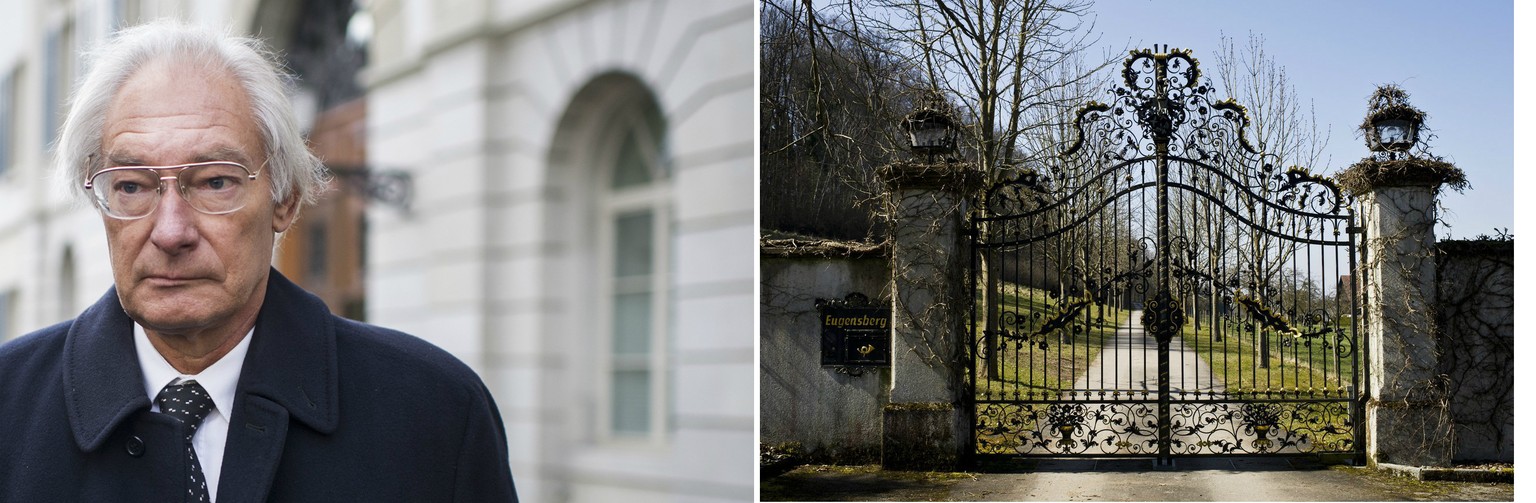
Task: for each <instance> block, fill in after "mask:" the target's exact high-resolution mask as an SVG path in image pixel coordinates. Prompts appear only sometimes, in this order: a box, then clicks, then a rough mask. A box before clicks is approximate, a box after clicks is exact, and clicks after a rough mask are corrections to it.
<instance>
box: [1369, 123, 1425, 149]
mask: <svg viewBox="0 0 1536 503" xmlns="http://www.w3.org/2000/svg"><path fill="white" fill-rule="evenodd" d="M1415 133H1416V131H1414V127H1413V123H1412V122H1410V121H1408V120H1407V119H1386V120H1382V121H1377V122H1376V138H1377V141H1379V142H1381V146H1382V147H1385V148H1387V149H1402V148H1407V147H1408V146H1410V145H1413V143H1414V141H1415V140H1416V138H1415V136H1416V135H1415Z"/></svg>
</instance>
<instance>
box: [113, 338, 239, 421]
mask: <svg viewBox="0 0 1536 503" xmlns="http://www.w3.org/2000/svg"><path fill="white" fill-rule="evenodd" d="M255 333H256V329H255V328H254V327H253V328H251V331H249V332H246V333H245V337H242V338H241V339H240V343H239V344H236V345H235V347H234V349H231V350H229V353H226V354H225V355H224V356H223V357H220V358H219V361H216V362H213V365H209V366H208V368H206V369H203V371H202V372H200V373H198V374H195V375H188V374H183V373H181V372H178V371H177V370H176V368H175V367H172V366H171V364H170V362H167V361H165V357H163V356H160V352H158V351H155V347H154V346H152V345H150V342H149V335H148V334H146V333H145V332H144V327H142V326H139V324H138V323H134V324H133V346H134V350H135V351H136V352H137V353H138V356H139V368H140V369H143V370H144V393H145V394H146V395H149V402H150V404H151V407H154V405H153V404H154V402H155V396H156V395H159V394H160V389H161V388H164V387H165V385H167V384H171V382H173V381H180V380H185V379H195V380H197V383H198V384H200V385H202V387H203V389H204V390H207V391H208V397H209V398H212V399H213V405H214V406H215V407H217V408H218V412H219V413H220V414H223V415H224V417H229V414H230V412H232V411H233V410H234V406H235V385H237V384H239V382H240V369H241V368H243V367H244V366H245V354H246V352H247V351H248V350H249V349H250V347H251V336H252V335H254V334H255Z"/></svg>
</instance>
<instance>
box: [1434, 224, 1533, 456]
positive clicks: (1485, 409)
mask: <svg viewBox="0 0 1536 503" xmlns="http://www.w3.org/2000/svg"><path fill="white" fill-rule="evenodd" d="M1514 248H1515V245H1514V241H1507V240H1480V241H1445V242H1442V243H1440V244H1439V251H1440V254H1439V257H1438V262H1439V263H1438V269H1439V270H1438V281H1439V288H1438V290H1439V299H1438V310H1437V319H1436V325H1437V327H1438V332H1439V337H1438V338H1437V339H1438V344H1439V346H1440V348H1439V349H1440V354H1441V358H1440V365H1441V371H1442V372H1443V373H1444V374H1445V375H1446V376H1447V377H1448V381H1447V382H1448V385H1449V392H1450V393H1449V395H1450V407H1449V408H1450V413H1451V422H1452V424H1453V425H1454V428H1455V432H1454V437H1455V443H1454V446H1453V450H1452V458H1453V459H1454V460H1456V461H1505V462H1513V461H1514V457H1515V433H1514V430H1515V410H1514V405H1515V401H1514V396H1515V387H1514V386H1515V378H1514V346H1515V344H1514V331H1515V321H1514V305H1515V299H1514V291H1515V289H1514V285H1515V281H1514V272H1515V256H1514Z"/></svg>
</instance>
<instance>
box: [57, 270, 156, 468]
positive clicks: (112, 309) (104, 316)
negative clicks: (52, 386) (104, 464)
mask: <svg viewBox="0 0 1536 503" xmlns="http://www.w3.org/2000/svg"><path fill="white" fill-rule="evenodd" d="M63 356H64V376H63V378H64V390H65V391H64V396H65V410H66V411H68V414H69V424H70V429H71V430H73V432H74V435H75V442H76V444H77V445H79V446H80V450H82V451H86V452H89V451H94V450H96V448H97V447H100V446H101V444H102V442H105V441H106V440H107V437H109V436H111V434H112V431H113V430H114V429H115V428H116V427H117V425H118V423H120V422H122V421H123V420H124V419H125V418H127V417H128V416H129V415H131V414H133V413H134V411H137V410H139V409H147V408H149V397H148V396H146V395H145V394H144V372H143V371H142V370H140V369H139V358H138V356H137V354H136V353H135V352H134V349H133V320H132V319H131V318H129V317H128V314H127V313H124V312H123V307H122V304H121V303H120V302H119V301H118V299H117V288H115V287H114V288H109V289H108V290H107V294H106V295H103V296H102V297H101V299H100V300H97V301H96V303H95V304H93V305H92V306H91V307H90V308H88V309H86V310H85V312H83V313H80V316H79V317H77V318H75V321H74V323H72V324H71V325H70V327H69V333H68V334H67V335H66V336H65V341H64V355H63Z"/></svg>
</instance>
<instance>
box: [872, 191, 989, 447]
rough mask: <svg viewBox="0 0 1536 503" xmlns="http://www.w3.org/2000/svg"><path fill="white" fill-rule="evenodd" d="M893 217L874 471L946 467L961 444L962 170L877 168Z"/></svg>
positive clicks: (964, 440)
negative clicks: (885, 389)
mask: <svg viewBox="0 0 1536 503" xmlns="http://www.w3.org/2000/svg"><path fill="white" fill-rule="evenodd" d="M879 176H880V179H881V181H882V182H883V183H884V185H885V187H886V197H887V208H888V209H889V210H890V211H891V216H892V220H891V244H890V254H891V322H892V323H891V331H892V334H891V336H892V340H891V395H890V403H889V404H888V405H887V406H886V408H885V421H884V428H883V433H882V436H883V439H882V442H881V464H883V465H884V466H885V468H888V469H908V470H910V469H921V470H944V469H953V468H955V467H956V465H957V464H958V462H959V456H960V455H961V453H962V452H964V449H966V448H967V447H968V446H969V443H968V442H967V437H968V432H969V427H968V425H969V423H968V422H966V421H967V418H966V417H965V415H964V413H963V412H964V411H963V409H962V403H963V402H962V401H961V398H962V390H964V389H965V385H964V382H963V379H964V369H965V364H964V360H963V359H962V352H963V351H964V344H963V341H964V339H962V337H964V333H965V323H966V321H967V320H968V318H967V317H966V313H965V306H968V305H969V302H967V298H966V295H967V294H968V292H967V291H966V290H965V284H966V277H965V270H966V267H967V264H969V261H970V255H969V253H968V252H967V251H966V243H965V234H964V232H963V230H962V225H963V223H964V216H965V213H966V201H967V194H969V192H970V189H972V188H974V187H975V186H976V184H977V183H979V178H980V177H979V175H978V173H977V172H976V171H975V170H973V169H972V168H971V166H970V165H969V164H964V163H938V164H921V163H896V164H891V165H888V166H885V167H882V168H881V169H880V170H879Z"/></svg>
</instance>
